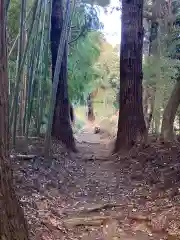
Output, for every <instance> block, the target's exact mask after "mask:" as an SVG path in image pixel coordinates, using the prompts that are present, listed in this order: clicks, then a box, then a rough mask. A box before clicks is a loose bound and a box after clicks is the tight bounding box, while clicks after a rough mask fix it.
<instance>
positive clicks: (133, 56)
mask: <svg viewBox="0 0 180 240" xmlns="http://www.w3.org/2000/svg"><path fill="white" fill-rule="evenodd" d="M142 13H143V0H123V1H122V32H121V36H122V38H121V39H122V40H121V53H120V56H121V58H120V111H119V121H118V132H117V140H116V144H115V152H117V151H119V150H122V151H123V150H125V151H128V150H129V149H130V148H131V147H133V145H135V144H136V143H137V142H138V141H139V140H145V137H146V136H147V131H146V125H145V121H144V116H143V107H142V79H143V74H142V45H143V23H142Z"/></svg>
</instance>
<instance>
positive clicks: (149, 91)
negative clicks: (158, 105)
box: [143, 86, 155, 130]
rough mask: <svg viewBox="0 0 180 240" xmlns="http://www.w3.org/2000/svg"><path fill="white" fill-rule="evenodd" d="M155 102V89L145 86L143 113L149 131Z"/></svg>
mask: <svg viewBox="0 0 180 240" xmlns="http://www.w3.org/2000/svg"><path fill="white" fill-rule="evenodd" d="M154 102H155V89H153V88H152V87H150V86H144V91H143V112H144V119H145V123H146V128H147V130H149V128H150V126H151V121H152V116H153V111H154Z"/></svg>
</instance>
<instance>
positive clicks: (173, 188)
mask: <svg viewBox="0 0 180 240" xmlns="http://www.w3.org/2000/svg"><path fill="white" fill-rule="evenodd" d="M76 139H77V141H78V143H77V147H78V149H79V153H77V154H68V153H66V152H64V150H63V148H62V147H61V146H60V145H59V143H54V146H53V152H54V154H53V156H54V157H53V159H52V160H51V161H50V160H48V161H46V160H44V159H43V157H41V158H37V159H34V160H32V161H18V160H16V161H15V162H13V168H14V172H15V180H16V185H17V192H18V194H19V196H20V198H21V202H22V204H23V206H24V209H25V214H26V216H27V219H28V222H29V228H30V233H31V239H40V240H41V239H42V240H58V239H64V240H66V239H67V240H70V239H72V240H77V239H82V240H95V239H97V240H117V239H121V240H148V239H155V240H156V239H157V240H160V239H168V240H173V239H180V231H179V229H180V214H179V212H180V194H179V190H178V189H179V186H180V180H179V176H180V164H179V162H180V161H179V160H178V159H179V156H180V150H179V148H177V147H176V146H175V147H174V148H173V149H170V148H169V147H168V148H167V149H166V148H165V147H164V146H163V147H161V146H150V147H149V148H147V149H145V150H143V151H139V152H138V153H137V154H136V156H133V157H132V158H126V157H121V158H120V157H118V156H111V154H110V151H109V145H108V143H109V140H108V139H103V140H102V139H101V138H100V135H98V134H93V132H92V131H91V130H88V129H86V130H84V131H83V132H81V133H79V134H78V135H77V136H76ZM34 145H36V146H37V145H40V142H39V143H38V144H37V143H35V142H34ZM172 166H173V167H172Z"/></svg>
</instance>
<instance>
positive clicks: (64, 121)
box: [51, 0, 76, 151]
mask: <svg viewBox="0 0 180 240" xmlns="http://www.w3.org/2000/svg"><path fill="white" fill-rule="evenodd" d="M62 24H63V1H62V0H61V1H59V0H53V2H52V15H51V53H52V76H54V71H55V65H56V59H57V52H58V46H59V41H60V36H61V31H62ZM67 81H68V73H67V43H66V44H65V49H64V55H63V60H62V65H61V71H60V75H59V83H58V89H57V95H56V106H55V111H54V118H53V126H52V136H53V137H55V138H57V139H59V140H60V141H62V143H63V144H65V145H66V147H68V148H69V149H71V150H73V151H76V148H75V141H74V137H73V131H72V126H71V122H70V104H69V97H68V83H67Z"/></svg>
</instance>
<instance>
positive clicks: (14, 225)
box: [0, 0, 28, 240]
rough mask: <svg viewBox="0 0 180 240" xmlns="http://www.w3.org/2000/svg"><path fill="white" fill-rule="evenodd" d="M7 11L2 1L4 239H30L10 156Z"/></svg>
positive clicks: (0, 193) (0, 183) (0, 194)
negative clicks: (17, 192)
mask: <svg viewBox="0 0 180 240" xmlns="http://www.w3.org/2000/svg"><path fill="white" fill-rule="evenodd" d="M4 10H5V3H4V0H0V26H1V27H0V103H1V104H0V143H1V144H0V239H5V240H26V239H28V231H27V225H26V221H25V219H24V214H23V210H22V208H21V207H20V204H19V201H18V199H17V197H16V194H15V191H14V188H13V176H12V170H11V169H10V162H9V156H8V145H9V144H8V142H9V139H8V132H9V131H8V76H7V49H6V33H5V29H6V27H5V13H4Z"/></svg>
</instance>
